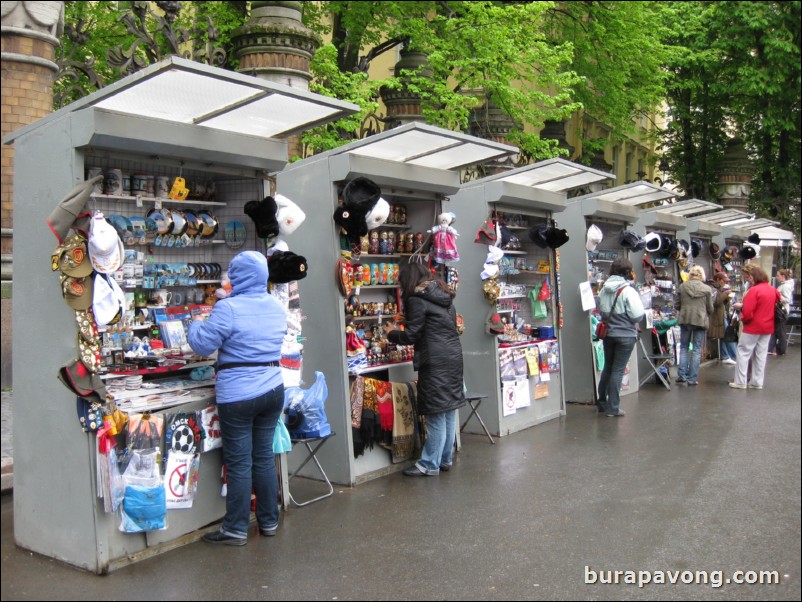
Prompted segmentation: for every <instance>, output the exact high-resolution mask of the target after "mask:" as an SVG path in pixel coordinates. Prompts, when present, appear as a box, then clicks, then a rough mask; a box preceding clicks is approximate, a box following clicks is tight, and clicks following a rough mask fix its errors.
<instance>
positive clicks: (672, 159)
mask: <svg viewBox="0 0 802 602" xmlns="http://www.w3.org/2000/svg"><path fill="white" fill-rule="evenodd" d="M666 4H667V5H669V7H668V9H669V10H670V11H671V13H672V15H673V17H672V19H671V22H672V23H674V24H675V26H674V31H673V32H672V33H671V35H670V36H669V38H668V39H667V43H668V44H672V45H676V46H677V47H678V49H679V50H680V51H679V52H678V53H676V54H675V55H674V60H673V61H672V62H671V63H669V65H668V68H669V71H670V73H671V75H672V78H671V81H670V84H669V86H668V88H667V95H666V98H667V103H668V106H669V114H670V117H671V121H670V124H669V127H668V129H667V131H666V132H665V136H664V140H663V143H664V147H665V156H666V158H667V160H668V162H669V165H670V169H671V172H672V174H673V175H674V177H675V178H676V179H677V180H678V181H679V182H680V183H681V186H682V188H683V189H684V190H685V191H686V192H687V194H688V195H689V196H693V197H697V198H702V199H709V200H715V198H716V185H717V181H718V174H719V171H720V161H721V158H722V154H723V151H724V148H725V145H726V143H727V140H728V139H729V138H730V137H738V138H740V139H742V140H743V141H744V142H745V144H746V146H747V149H748V152H749V154H750V157H751V159H752V161H753V163H754V166H755V175H754V178H753V181H752V196H751V199H750V207H751V209H752V210H753V211H755V212H757V213H758V214H760V215H761V216H764V217H768V218H771V219H775V220H778V221H780V222H782V223H783V224H784V225H785V226H786V227H790V228H791V229H793V231H795V232H798V231H799V202H800V152H801V149H800V84H802V81H800V18H802V16H801V15H800V2H669V3H666Z"/></svg>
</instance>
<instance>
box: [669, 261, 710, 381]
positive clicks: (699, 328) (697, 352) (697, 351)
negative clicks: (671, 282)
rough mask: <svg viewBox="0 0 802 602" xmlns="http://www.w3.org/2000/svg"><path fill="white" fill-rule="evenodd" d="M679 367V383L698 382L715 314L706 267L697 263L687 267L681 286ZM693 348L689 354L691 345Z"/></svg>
mask: <svg viewBox="0 0 802 602" xmlns="http://www.w3.org/2000/svg"><path fill="white" fill-rule="evenodd" d="M678 309H679V336H680V339H679V345H680V349H679V366H677V381H676V382H678V383H688V384H689V385H695V384H697V379H698V377H699V364H700V363H701V361H702V346H703V345H704V341H705V334H706V333H707V328H708V326H709V325H710V314H712V313H713V289H711V288H710V287H709V286H707V285H706V284H705V270H704V268H703V267H702V266H698V265H695V266H693V267H692V268H691V269H690V270H688V281H687V282H683V283H682V284H681V285H680V287H679V304H678ZM689 343H690V344H693V351H692V352H691V353H688V345H689Z"/></svg>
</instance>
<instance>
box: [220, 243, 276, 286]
mask: <svg viewBox="0 0 802 602" xmlns="http://www.w3.org/2000/svg"><path fill="white" fill-rule="evenodd" d="M267 276H268V270H267V259H266V258H265V256H264V255H262V254H261V253H257V252H256V251H243V252H242V253H239V254H237V255H236V256H235V257H234V259H232V260H231V263H229V264H228V279H229V280H230V281H231V288H232V291H233V292H232V295H245V294H248V293H264V292H266V291H267Z"/></svg>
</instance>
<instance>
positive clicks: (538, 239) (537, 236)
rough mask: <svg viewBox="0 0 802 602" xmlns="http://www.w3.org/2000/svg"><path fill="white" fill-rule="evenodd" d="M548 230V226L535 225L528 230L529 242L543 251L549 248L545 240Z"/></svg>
mask: <svg viewBox="0 0 802 602" xmlns="http://www.w3.org/2000/svg"><path fill="white" fill-rule="evenodd" d="M548 229H549V225H548V224H535V225H534V226H532V227H531V228H529V232H528V233H527V234H528V235H529V240H531V241H532V242H533V243H535V244H536V245H537V246H538V247H540V248H541V249H545V248H547V247H548V246H549V243H548V241H547V240H546V232H547V231H548Z"/></svg>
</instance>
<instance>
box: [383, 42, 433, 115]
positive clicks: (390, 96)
mask: <svg viewBox="0 0 802 602" xmlns="http://www.w3.org/2000/svg"><path fill="white" fill-rule="evenodd" d="M400 54H401V58H400V59H399V61H398V62H397V63H396V64H395V69H394V72H395V76H396V77H398V78H402V82H403V77H402V75H401V71H402V70H405V69H406V70H414V69H418V68H420V67H422V66H423V65H426V55H425V54H423V53H422V52H416V51H414V50H409V49H407V48H403V49H402V50H401V52H400ZM379 94H380V95H381V98H382V102H384V106H385V108H386V109H387V125H388V127H390V128H393V127H398V126H400V125H404V124H405V123H411V122H413V121H420V122H423V121H425V120H424V118H423V113H422V111H421V100H420V96H418V95H417V94H415V93H414V92H410V90H409V89H408V88H407V86H406V85H403V84H402V86H401V87H400V88H393V89H391V88H382V89H381V90H379Z"/></svg>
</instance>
